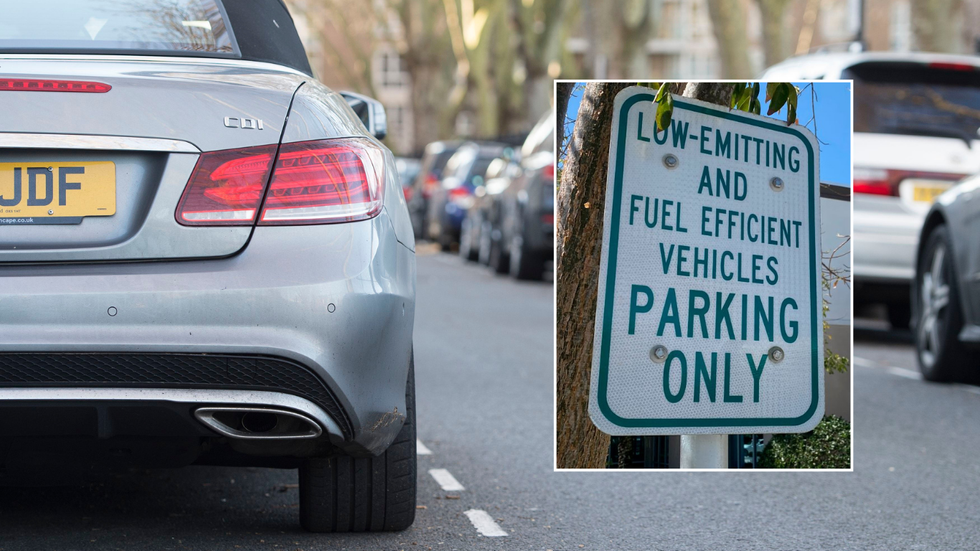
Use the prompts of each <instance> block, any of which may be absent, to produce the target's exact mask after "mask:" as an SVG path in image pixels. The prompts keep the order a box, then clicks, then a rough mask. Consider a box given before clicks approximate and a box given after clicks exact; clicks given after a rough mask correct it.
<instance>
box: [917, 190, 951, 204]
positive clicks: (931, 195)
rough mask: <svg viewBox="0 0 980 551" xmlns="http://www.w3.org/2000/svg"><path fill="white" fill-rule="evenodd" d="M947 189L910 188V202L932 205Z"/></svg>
mask: <svg viewBox="0 0 980 551" xmlns="http://www.w3.org/2000/svg"><path fill="white" fill-rule="evenodd" d="M947 189H949V186H915V187H913V188H912V200H913V201H921V202H923V203H932V202H933V201H935V200H936V197H939V196H940V195H942V193H943V192H944V191H946V190H947Z"/></svg>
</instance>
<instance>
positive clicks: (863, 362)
mask: <svg viewBox="0 0 980 551" xmlns="http://www.w3.org/2000/svg"><path fill="white" fill-rule="evenodd" d="M854 365H856V366H858V367H878V364H876V363H874V362H873V361H871V360H868V359H865V358H859V357H857V356H854Z"/></svg>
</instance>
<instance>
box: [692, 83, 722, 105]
mask: <svg viewBox="0 0 980 551" xmlns="http://www.w3.org/2000/svg"><path fill="white" fill-rule="evenodd" d="M733 89H734V85H732V84H726V83H724V82H688V83H687V86H686V87H685V88H684V92H683V95H684V97H685V98H693V99H697V100H701V101H706V102H708V103H714V104H717V105H723V106H725V107H728V106H729V105H730V103H731V100H732V90H733Z"/></svg>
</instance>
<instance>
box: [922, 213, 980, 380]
mask: <svg viewBox="0 0 980 551" xmlns="http://www.w3.org/2000/svg"><path fill="white" fill-rule="evenodd" d="M914 285H915V290H914V296H913V300H914V305H915V306H914V307H915V327H914V330H913V335H914V338H915V350H916V359H917V360H918V362H919V369H920V371H922V376H923V378H925V379H926V380H929V381H951V380H954V379H956V378H957V376H958V375H959V374H960V371H961V370H962V368H963V367H964V366H966V365H972V358H971V356H972V353H971V351H970V350H968V349H967V348H966V347H965V346H964V345H963V343H962V342H960V340H959V333H960V330H961V329H962V328H963V311H962V307H961V305H960V296H959V289H958V287H957V282H956V270H955V268H954V264H953V252H952V246H951V243H950V239H949V231H948V230H947V228H946V227H945V226H938V227H937V228H936V229H934V230H933V231H932V233H930V234H929V237H928V238H927V240H926V246H925V248H924V249H923V253H922V255H921V257H920V258H919V260H918V266H917V269H916V271H915V282H914Z"/></svg>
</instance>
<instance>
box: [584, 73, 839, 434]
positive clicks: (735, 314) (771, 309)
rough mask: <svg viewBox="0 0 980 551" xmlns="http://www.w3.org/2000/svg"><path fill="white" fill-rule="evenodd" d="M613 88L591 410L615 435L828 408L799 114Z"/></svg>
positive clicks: (811, 153)
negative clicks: (666, 120) (660, 105)
mask: <svg viewBox="0 0 980 551" xmlns="http://www.w3.org/2000/svg"><path fill="white" fill-rule="evenodd" d="M654 92H655V91H654V90H651V89H649V88H641V87H632V88H627V89H626V90H623V91H622V92H620V93H619V95H617V96H616V104H615V108H616V110H615V114H614V117H613V126H612V136H611V143H610V148H609V176H608V181H607V189H606V204H605V215H604V216H605V226H604V229H603V237H602V263H601V270H600V275H599V295H598V304H597V308H596V321H595V343H594V351H593V358H592V385H591V389H590V396H589V413H590V414H591V417H592V421H593V422H594V423H595V425H596V426H597V427H598V428H599V429H600V430H602V431H603V432H606V433H609V434H612V435H652V434H739V433H784V432H805V431H808V430H811V429H812V428H813V427H814V426H816V424H817V423H818V422H819V421H820V419H821V418H822V417H823V410H824V402H823V373H824V370H823V348H824V347H823V323H822V319H821V316H822V309H821V306H822V303H821V296H822V293H821V287H820V266H821V249H820V179H819V176H818V172H817V171H818V167H819V158H818V156H819V148H818V146H817V141H816V139H815V138H814V137H813V135H812V134H811V133H810V132H809V131H807V130H806V129H805V128H803V127H800V126H798V125H792V126H787V125H786V124H785V123H783V122H780V121H778V120H775V119H770V118H765V117H760V116H757V115H751V114H747V113H743V112H739V111H730V110H728V109H726V108H721V107H719V106H716V105H710V104H706V103H704V102H700V101H694V100H689V99H685V98H680V97H677V98H675V99H674V112H673V119H672V120H671V122H670V127H669V128H668V129H666V130H664V131H662V132H657V130H656V123H655V122H654V115H655V112H656V105H655V104H654V103H653V100H654Z"/></svg>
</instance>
